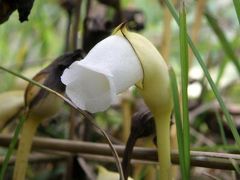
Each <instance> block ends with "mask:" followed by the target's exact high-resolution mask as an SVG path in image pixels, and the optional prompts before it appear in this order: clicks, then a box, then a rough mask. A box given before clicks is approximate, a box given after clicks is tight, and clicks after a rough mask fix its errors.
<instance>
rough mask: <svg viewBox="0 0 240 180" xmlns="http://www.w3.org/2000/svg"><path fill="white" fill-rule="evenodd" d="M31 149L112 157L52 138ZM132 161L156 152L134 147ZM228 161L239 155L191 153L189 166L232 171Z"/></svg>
mask: <svg viewBox="0 0 240 180" xmlns="http://www.w3.org/2000/svg"><path fill="white" fill-rule="evenodd" d="M11 138H12V136H9V135H0V145H1V146H4V147H7V146H8V145H9V144H10V141H11ZM114 147H115V148H116V151H117V152H118V154H119V156H120V157H122V155H123V152H124V148H125V147H124V146H122V145H115V146H114ZM33 148H34V149H47V150H55V151H65V152H71V153H76V154H81V153H83V154H89V155H102V156H108V157H112V151H111V149H110V148H109V146H108V145H106V144H103V143H91V142H81V141H70V140H59V139H53V138H34V140H33ZM133 159H135V160H146V161H151V162H157V151H156V149H152V148H142V147H135V148H134V151H133ZM171 159H172V163H173V164H179V158H178V152H177V151H172V153H171ZM230 159H233V160H235V161H236V163H238V164H240V155H238V154H228V153H215V152H201V151H191V166H199V167H207V168H215V169H225V170H234V166H233V165H232V163H231V161H230Z"/></svg>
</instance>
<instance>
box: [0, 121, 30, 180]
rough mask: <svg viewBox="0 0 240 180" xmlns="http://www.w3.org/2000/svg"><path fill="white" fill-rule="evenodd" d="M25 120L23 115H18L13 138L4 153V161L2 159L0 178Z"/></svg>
mask: <svg viewBox="0 0 240 180" xmlns="http://www.w3.org/2000/svg"><path fill="white" fill-rule="evenodd" d="M25 120H26V118H25V117H20V120H19V122H18V125H17V127H16V129H15V132H14V135H13V138H12V140H11V143H10V145H9V148H8V150H7V154H6V156H5V158H4V161H3V164H2V167H1V171H0V180H3V179H4V174H5V171H6V169H7V166H8V162H9V159H10V158H11V156H12V153H13V151H14V149H15V146H16V144H17V141H18V136H19V133H20V131H21V129H22V127H23V124H24V122H25Z"/></svg>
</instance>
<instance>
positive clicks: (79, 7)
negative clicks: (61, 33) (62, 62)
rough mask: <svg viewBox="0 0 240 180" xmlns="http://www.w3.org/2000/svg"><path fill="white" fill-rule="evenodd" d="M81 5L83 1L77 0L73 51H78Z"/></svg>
mask: <svg viewBox="0 0 240 180" xmlns="http://www.w3.org/2000/svg"><path fill="white" fill-rule="evenodd" d="M81 4H82V0H77V2H76V8H75V10H74V22H73V32H72V49H77V43H78V29H79V24H80V13H81Z"/></svg>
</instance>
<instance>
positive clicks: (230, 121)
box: [165, 0, 240, 147]
mask: <svg viewBox="0 0 240 180" xmlns="http://www.w3.org/2000/svg"><path fill="white" fill-rule="evenodd" d="M165 3H166V5H167V7H168V9H169V11H170V12H171V14H172V16H173V17H174V19H175V21H176V22H177V24H178V25H179V18H178V15H177V12H176V10H175V8H174V7H173V5H172V4H171V3H170V2H169V0H165ZM187 40H188V44H189V46H190V47H191V49H192V51H193V54H194V55H195V57H196V58H197V61H198V63H199V64H200V66H201V68H202V70H203V72H204V74H205V76H206V78H207V80H208V82H209V85H210V86H211V88H212V91H213V93H214V95H215V97H216V98H217V100H218V103H219V105H220V107H221V109H222V111H223V113H224V115H225V117H226V120H227V123H228V125H229V127H230V129H231V132H232V134H233V136H234V139H235V141H236V142H237V144H238V146H239V147H240V136H239V134H238V131H237V128H236V126H235V124H234V121H233V119H232V117H231V115H230V113H229V112H228V110H227V108H226V106H225V104H224V102H223V99H222V97H221V95H220V93H219V91H218V89H217V87H216V85H215V84H214V82H213V79H212V78H211V76H210V73H209V72H208V69H207V67H206V65H205V64H204V62H203V59H202V57H201V55H200V53H199V52H198V50H197V48H196V47H195V45H194V44H193V42H192V40H191V38H190V37H189V36H188V38H187Z"/></svg>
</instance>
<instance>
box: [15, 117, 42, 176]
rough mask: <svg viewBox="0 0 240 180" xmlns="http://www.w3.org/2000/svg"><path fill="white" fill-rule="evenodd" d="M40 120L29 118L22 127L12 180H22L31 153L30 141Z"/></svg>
mask: <svg viewBox="0 0 240 180" xmlns="http://www.w3.org/2000/svg"><path fill="white" fill-rule="evenodd" d="M41 121H42V119H41V118H37V117H29V118H28V119H27V121H26V122H25V123H24V125H23V129H22V133H21V138H20V141H19V145H18V150H17V155H16V163H15V167H14V173H13V180H24V179H25V174H26V170H27V165H28V155H29V153H30V151H31V146H32V139H33V137H34V135H35V132H36V130H37V127H38V125H39V124H40V123H41Z"/></svg>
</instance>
